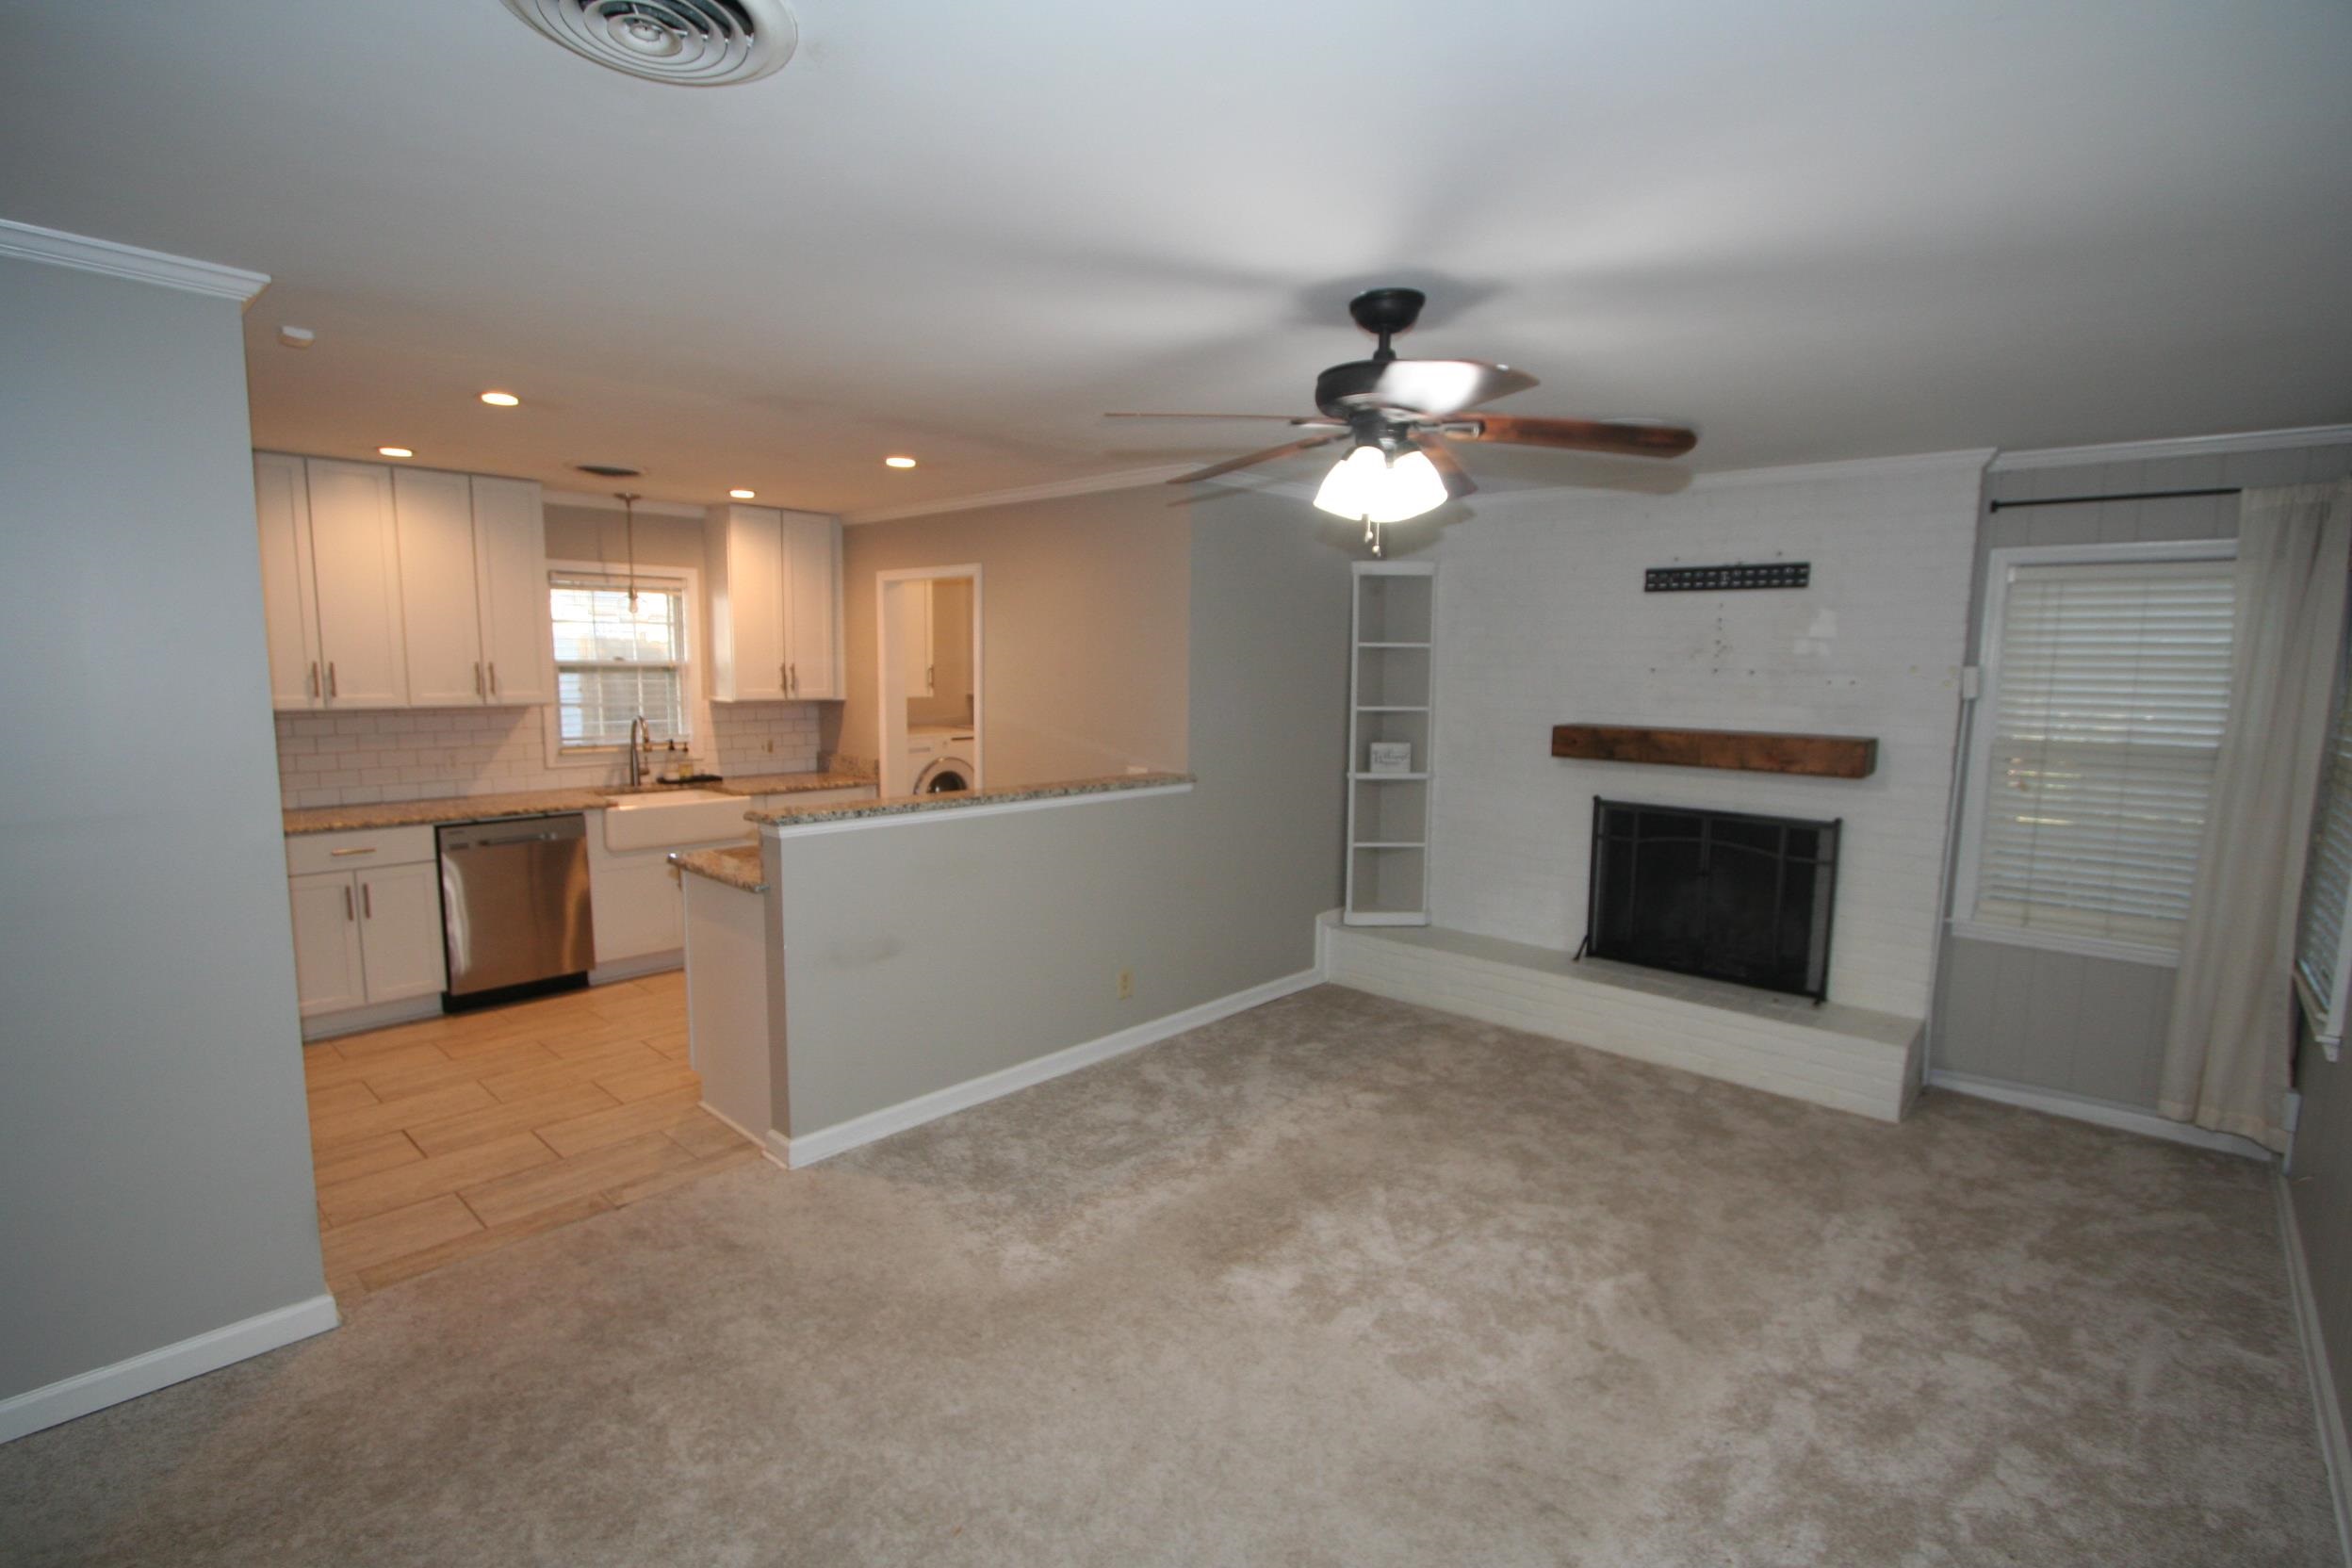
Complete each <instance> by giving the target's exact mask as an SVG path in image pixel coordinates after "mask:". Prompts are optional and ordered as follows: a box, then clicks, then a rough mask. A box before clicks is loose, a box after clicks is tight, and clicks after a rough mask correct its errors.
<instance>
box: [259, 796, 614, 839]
mask: <svg viewBox="0 0 2352 1568" xmlns="http://www.w3.org/2000/svg"><path fill="white" fill-rule="evenodd" d="M612 799H613V792H612V791H610V790H527V791H524V792H521V793H519V794H508V795H445V796H443V797H441V798H440V799H437V800H387V801H384V802H383V803H382V804H380V805H372V806H312V807H306V808H303V809H299V810H293V811H288V812H286V833H287V835H288V836H292V835H295V834H301V833H340V832H346V831H348V830H350V829H352V828H359V827H413V826H422V825H429V824H433V823H441V822H487V821H489V820H491V819H492V818H495V817H540V816H546V815H547V813H548V812H551V811H600V810H602V809H604V808H605V807H606V806H608V805H610V804H611V803H612Z"/></svg>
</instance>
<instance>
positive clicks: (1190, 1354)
mask: <svg viewBox="0 0 2352 1568" xmlns="http://www.w3.org/2000/svg"><path fill="white" fill-rule="evenodd" d="M2268 1180H2269V1178H2268V1176H2267V1174H2266V1172H2265V1171H2264V1170H2263V1169H2262V1168H2259V1167H2257V1166H2255V1165H2252V1164H2250V1163H2247V1162H2242V1161H2238V1160H2235V1159H2231V1158H2228V1157H2225V1156H2219V1155H2207V1154H2200V1153H2197V1152H2190V1151H2187V1150H2183V1149H2179V1148H2175V1147H2171V1146H2168V1145H2163V1144H2156V1143H2150V1142H2146V1141H2142V1140H2139V1139H2136V1138H2132V1137H2130V1136H2126V1135H2120V1134H2113V1133H2107V1132H2103V1131H2100V1130H2098V1129H2094V1128H2089V1127H2083V1126H2079V1125H2075V1124H2072V1123H2067V1122H2062V1121H2054V1120H2050V1119H2043V1118H2039V1117H2035V1116H2032V1115H2029V1114H2025V1113H2022V1112H2017V1111H2012V1110H2008V1109H2005V1108H2002V1107H1999V1106H1993V1105H1987V1104H1983V1103H1973V1102H1969V1101H1965V1100H1954V1099H1952V1098H1949V1097H1931V1098H1930V1099H1929V1100H1928V1101H1926V1102H1925V1103H1923V1104H1922V1106H1921V1108H1920V1110H1919V1113H1918V1115H1917V1116H1916V1117H1915V1118H1914V1119H1913V1120H1911V1121H1910V1122H1908V1123H1906V1124H1905V1125H1903V1126H1902V1127H1884V1126H1879V1125H1876V1124H1873V1123H1870V1122H1867V1121H1862V1120H1859V1119H1854V1118H1852V1117H1848V1116H1843V1115H1840V1114H1838V1113H1836V1112H1831V1111H1818V1110H1813V1109H1810V1108H1807V1107H1805V1106H1800V1105H1794V1104H1790V1103H1786V1102H1783V1101H1779V1100H1775V1099H1771V1098H1768V1097H1766V1096H1763V1095H1760V1094H1754V1093H1750V1092H1748V1091H1745V1090H1742V1089H1739V1088H1734V1087H1731V1086H1726V1085H1722V1084H1715V1083H1710V1082H1706V1081H1703V1080H1699V1079H1694V1078H1688V1077H1684V1076H1682V1075H1680V1074H1677V1073H1674V1072H1670V1071H1666V1070H1657V1069H1651V1068H1645V1067H1642V1066H1639V1065H1636V1064H1632V1063H1628V1062H1625V1061H1621V1060H1618V1059H1616V1058H1613V1057H1609V1056H1603V1055H1598V1054H1592V1053H1588V1052H1583V1051H1579V1050H1576V1049H1573V1048H1567V1047H1562V1046H1559V1045H1555V1044H1552V1043H1550V1042H1547V1041H1543V1040H1538V1039H1535V1038H1532V1037H1527V1036H1524V1035H1517V1034H1513V1033H1511V1032H1510V1031H1507V1030H1501V1029H1495V1028H1489V1027H1486V1026H1483V1025H1479V1024H1475V1023H1469V1022H1465V1021H1460V1020H1455V1019H1450V1018H1447V1017H1445V1016H1443V1015H1439V1014H1434V1013H1427V1012H1422V1011H1419V1010H1416V1009H1413V1008H1409V1007H1403V1006H1399V1005H1393V1004H1390V1003H1386V1002H1381V1001H1378V1000H1375V999H1373V998H1370V997H1367V996H1364V995H1361V994H1358V993H1355V992H1350V991H1345V990H1339V989H1335V988H1323V989H1319V990H1315V991H1311V992H1307V993H1305V994H1303V995H1300V996H1298V997H1295V998H1292V999H1290V1000H1288V1001H1285V1002H1282V1003H1278V1004H1275V1005H1271V1006H1268V1007H1265V1008H1262V1009H1260V1010H1258V1011H1256V1012H1253V1013H1250V1014H1246V1015H1244V1016H1242V1017H1240V1018H1237V1019H1233V1020H1231V1021H1227V1022H1224V1023H1221V1024H1217V1025H1215V1026H1213V1027H1211V1028H1208V1029H1204V1030H1201V1031H1198V1032H1196V1033H1194V1034H1192V1035H1188V1036H1185V1037H1182V1038H1181V1039H1178V1040H1174V1041H1171V1042H1168V1044H1165V1045H1161V1046H1158V1047H1154V1048H1152V1050H1150V1051H1147V1052H1144V1053H1141V1054H1137V1055H1135V1056H1132V1057H1129V1058H1126V1059H1124V1060H1121V1061H1119V1062H1115V1063H1111V1064H1108V1065H1106V1066H1103V1067H1101V1068H1098V1069H1095V1070H1090V1071H1087V1072H1085V1073H1081V1074H1078V1075H1076V1076H1073V1077H1070V1078H1067V1079H1064V1080H1061V1081H1059V1082H1056V1083H1054V1084H1050V1085H1047V1086H1042V1087H1039V1088H1037V1089H1033V1090H1031V1091H1029V1092H1027V1093H1025V1094H1021V1095H1019V1096H1016V1097H1014V1098H1012V1099H1010V1100H1005V1101H1000V1102H998V1103H995V1104H992V1105H988V1106H985V1107H982V1108H981V1109H979V1110H976V1111H972V1112H969V1113H966V1114H965V1115H962V1116H959V1117H956V1118H953V1119H950V1120H948V1121H945V1122H942V1123H939V1124H936V1125H934V1126H932V1127H929V1128H925V1129H922V1130H919V1131H917V1132H914V1133H911V1134H907V1135H903V1136H901V1137H898V1138H895V1139H892V1140H890V1142H888V1143H885V1144H881V1145H877V1146H874V1147H873V1148H870V1149H867V1150H864V1151H861V1152H858V1153H856V1154H852V1155H847V1156H843V1157H842V1158H841V1159H838V1160H835V1161H833V1162H831V1163H829V1164H827V1165H825V1166H823V1167H820V1168H816V1169H814V1170H810V1171H804V1172H798V1173H793V1174H791V1175H787V1174H786V1173H784V1172H782V1171H779V1170H776V1169H775V1168H769V1167H764V1166H762V1167H754V1168H744V1169H742V1170H739V1171H735V1172H731V1173H727V1174H724V1175H720V1176H716V1177H713V1178H711V1180H709V1181H707V1182H705V1183H702V1184H698V1185H696V1186H694V1187H692V1188H689V1189H687V1190H684V1191H681V1192H678V1193H677V1194H674V1195H671V1196H668V1197H664V1198H660V1199H654V1200H650V1201H646V1202H645V1203H643V1204H640V1205H637V1206H635V1207H632V1208H629V1209H626V1210H621V1211H618V1212H615V1213H613V1214H609V1215H605V1216H601V1217H597V1218H595V1219H592V1220H590V1221H587V1222H586V1223H583V1224H581V1225H579V1226H576V1227H573V1228H571V1229H568V1230H564V1231H561V1232H557V1233H550V1234H548V1235H546V1236H544V1237H541V1238H539V1239H537V1240H534V1241H531V1242H527V1243H524V1244H522V1245H519V1246H517V1247H515V1248H514V1249H512V1250H506V1251H501V1252H498V1253H497V1254H494V1255H491V1256H486V1257H482V1258H479V1259H476V1260H472V1261H470V1262H466V1263H462V1264H458V1265H455V1266H451V1267H449V1268H448V1269H445V1270H443V1271H441V1272H438V1273H435V1274H432V1275H428V1276H426V1277H424V1278H421V1279H417V1280H414V1281H411V1282H406V1283H403V1284H400V1285H396V1286H393V1287H392V1288H390V1289H388V1290H385V1291H384V1292H383V1293H381V1294H380V1295H375V1296H371V1297H369V1298H368V1299H366V1300H365V1301H363V1302H362V1303H360V1306H359V1308H358V1310H357V1312H356V1313H355V1314H354V1315H353V1317H352V1319H351V1323H350V1324H349V1326H348V1327H346V1328H345V1329H344V1330H343V1331H340V1332H338V1333H335V1334H331V1335H327V1336H324V1337H322V1338H320V1339H317V1340H313V1341H310V1342H308V1343H306V1344H304V1345H302V1346H298V1347H294V1348H289V1349H286V1350H283V1351H279V1352H277V1353H275V1354H273V1355H270V1356H268V1357H265V1358H262V1359H261V1360H259V1361H255V1362H249V1363H246V1364H243V1365H240V1366H237V1367H234V1368H231V1369H229V1370H228V1371H225V1372H221V1373H217V1374H215V1375H213V1376H212V1377H209V1378H205V1379H202V1380H197V1381H195V1382H192V1383H187V1384H183V1385H181V1386H179V1387H177V1388H173V1389H170V1390H167V1391H165V1392H163V1393H160V1394H157V1395H155V1396H152V1397H148V1398H146V1399H142V1400H139V1401H136V1402H134V1403H132V1404H130V1405H127V1406H122V1407H119V1408H117V1409H115V1410H112V1411H107V1412H104V1413H100V1414H98V1415H94V1416H91V1417H90V1418H88V1419H86V1420H83V1421H79V1422H76V1423H73V1424H72V1425H70V1426H67V1427H64V1428H60V1429H55V1430H52V1431H49V1432H45V1433H41V1434H38V1435H36V1436H34V1437H31V1438H28V1439H25V1440H24V1441H22V1442H19V1443H17V1444H14V1445H11V1446H8V1447H6V1448H0V1559H5V1560H7V1561H8V1562H10V1563H25V1562H35V1563H49V1562H85V1561H102V1562H153V1563H173V1564H182V1563H230V1562H235V1563H270V1564H279V1563H319V1564H346V1563H417V1564H427V1563H431V1564H460V1563H523V1562H542V1563H563V1564H580V1565H585V1564H597V1563H627V1564H668V1563H679V1564H685V1563H693V1564H705V1563H709V1564H727V1563H745V1564H750V1563H836V1562H840V1563H867V1562H872V1563H946V1564H956V1563H985V1564H1054V1563H1105V1564H1114V1563H1115V1564H1130V1563H1167V1564H1212V1563H1216V1564H1222V1563H1234V1564H1239V1563H1253V1564H1272V1563H1298V1564H1310V1563H1312V1564H1323V1563H1330V1564H1386V1563H1397V1564H1406V1563H1411V1564H1467V1563H1476V1564H1520V1563H1526V1564H1537V1563H1542V1564H1553V1563H1588V1564H1595V1565H1601V1564H1608V1565H1619V1564H1625V1565H1639V1564H1702V1563H1704V1564H1747V1563H1759V1564H1761V1563H1773V1564H1857V1565H1863V1564H1867V1565H1870V1568H1884V1565H1889V1564H1905V1563H1968V1564H1975V1563H2017V1564H2035V1565H2059V1564H2078V1563H2114V1564H2131V1565H2135V1568H2147V1565H2151V1564H2168V1563H2214V1564H2220V1563H2229V1564H2239V1563H2261V1564H2317V1563H2327V1562H2333V1561H2334V1560H2335V1559H2334V1537H2333V1527H2332V1522H2331V1516H2330V1513H2329V1510H2328V1504H2327V1481H2326V1478H2325V1476H2324V1475H2323V1473H2322V1470H2321V1467H2320V1462H2319V1459H2318V1455H2317V1450H2316V1446H2315V1442H2314V1439H2313V1435H2312V1425H2311V1411H2310V1409H2309V1406H2308V1403H2307V1399H2306V1395H2305V1391H2304V1384H2303V1375H2302V1371H2301V1368H2300V1364H2299V1362H2298V1360H2297V1352H2296V1348H2295V1331H2294V1327H2293V1324H2292V1321H2291V1319H2290V1317H2289V1315H2288V1307H2287V1299H2286V1290H2285V1281H2284V1275H2283V1265H2282V1262H2281V1255H2280V1251H2279V1241H2278V1230H2277V1225H2276V1220H2275V1217H2274V1211H2273V1207H2272V1204H2273V1200H2272V1196H2271V1193H2270V1190H2269V1187H2268V1185H2267V1183H2268Z"/></svg>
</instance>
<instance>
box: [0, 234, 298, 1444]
mask: <svg viewBox="0 0 2352 1568" xmlns="http://www.w3.org/2000/svg"><path fill="white" fill-rule="evenodd" d="M0 407H5V409H6V414H5V417H0V538H4V539H5V541H6V549H7V563H8V577H9V579H10V580H11V581H12V582H13V583H15V584H16V586H17V589H18V591H17V592H16V593H15V594H14V596H13V599H14V603H13V604H12V606H11V609H10V613H8V616H6V617H5V618H0V660H5V662H6V664H7V667H8V671H9V675H10V678H9V680H8V705H7V709H6V711H5V717H4V718H0V726H4V727H5V732H6V733H7V734H8V736H9V737H11V739H12V741H13V742H14V746H13V753H14V754H13V755H12V756H11V758H10V760H9V764H8V774H9V776H8V787H7V788H6V789H5V790H0V929H5V931H6V953H7V959H6V962H5V963H0V1020H5V1023H4V1024H0V1027H4V1028H5V1030H6V1040H7V1052H6V1057H5V1063H6V1065H5V1078H0V1205H4V1206H0V1259H5V1260H6V1261H5V1263H0V1397H8V1396H12V1395H16V1394H21V1393H24V1392H25V1391H27V1390H30V1389H34V1388H38V1387H41V1386H43V1385H45V1384H48V1383H50V1382H53V1381H56V1380H59V1379H62V1378H66V1377H70V1376H72V1375H73V1374H76V1373H80V1372H86V1371H90V1370H92V1369H94V1368H97V1367H101V1366H106V1365H108V1364H113V1363H116V1362H119V1361H122V1360H123V1359H125V1358H127V1357H131V1356H136V1355H139V1353H141V1352H142V1351H147V1350H153V1349H156V1348H160V1347H163V1346H167V1345H171V1344H173V1343H174V1342H177V1341H179V1340H183V1339H187V1338H188V1337H190V1336H193V1335H196V1334H201V1333H204V1332H205V1331H209V1330H214V1329H219V1328H221V1327H223V1326H225V1325H228V1324H232V1323H236V1322H237V1321H239V1320H241V1319H244V1318H248V1317H252V1316H254V1315H258V1314H261V1313H265V1312H269V1311H271V1310H273V1309H276V1308H281V1307H286V1306H290V1305H293V1304H294V1303H296V1302H300V1301H303V1300H306V1299H311V1298H315V1297H317V1296H319V1294H321V1293H322V1292H323V1291H324V1289H325V1284H324V1282H323V1279H322V1277H321V1274H320V1270H319V1232H318V1217H317V1215H316V1213H315V1212H314V1210H313V1207H312V1197H311V1179H310V1149H309V1139H308V1136H307V1126H306V1122H305V1119H304V1105H303V1100H302V1045H301V1039H300V1037H299V1034H298V1031H297V1027H296V1020H295V1003H294V958H293V935H292V931H291V928H290V923H289V918H288V915H287V910H286V848H285V841H284V839H283V838H282V836H281V831H282V830H281V824H280V821H279V816H278V781H277V775H276V768H275V763H274V746H273V741H272V736H271V729H270V687H269V669H268V662H267V658H266V655H265V653H264V647H263V638H262V609H261V569H260V560H259V553H258V549H257V547H256V544H255V540H254V532H253V470H252V467H251V460H250V458H249V456H248V451H249V449H250V447H251V444H252V443H251V437H250V433H249V431H248V428H247V424H246V414H245V379H244V350H243V344H242V336H241V334H240V331H239V319H238V313H237V306H236V305H235V304H234V303H231V302H227V301H223V300H214V299H205V298H202V297H199V296H196V295H191V294H184V293H178V292H173V291H170V290H166V289H162V288H157V287H154V286H148V285H144V284H137V283H127V282H122V281H119V280H115V279H109V278H104V277H98V276H93V275H91V274H88V273H83V272H76V271H69V270H64V269H62V268H57V267H49V266H44V265H41V264H39V263H35V262H27V261H18V260H11V259H0Z"/></svg>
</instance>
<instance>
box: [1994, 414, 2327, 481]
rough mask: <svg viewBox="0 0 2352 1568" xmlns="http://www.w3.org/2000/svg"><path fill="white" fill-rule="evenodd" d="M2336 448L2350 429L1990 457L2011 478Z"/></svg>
mask: <svg viewBox="0 0 2352 1568" xmlns="http://www.w3.org/2000/svg"><path fill="white" fill-rule="evenodd" d="M2334 446H2352V425H2298V426H2296V427H2295V428H2293V429H2291V430H2250V431H2241V432H2238V433H2234V434H2230V435H2180V436H2172V437H2169V438H2166V439H2164V440H2158V441H2112V442H2109V443H2107V444H2106V445H2104V446H2098V447H2037V448H2030V449H2024V450H2020V451H2003V452H2001V453H2000V454H1999V455H1997V456H1996V457H1995V458H1994V459H1993V463H1992V471H1993V472H1994V473H1996V474H2013V473H2017V472H2020V471H2022V470H2025V469H2029V468H2079V467H2084V466H2089V465H2091V464H2094V463H2146V462H2148V461H2150V460H2151V459H2155V458H2162V457H2221V456H2225V455H2227V454H2229V453H2231V452H2268V451H2280V450H2284V449H2289V448H2295V447H2334Z"/></svg>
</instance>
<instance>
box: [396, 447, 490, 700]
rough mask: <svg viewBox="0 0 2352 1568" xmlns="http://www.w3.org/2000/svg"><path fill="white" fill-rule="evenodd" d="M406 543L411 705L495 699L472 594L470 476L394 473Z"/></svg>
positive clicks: (403, 578) (404, 598)
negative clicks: (484, 667) (485, 671)
mask: <svg viewBox="0 0 2352 1568" xmlns="http://www.w3.org/2000/svg"><path fill="white" fill-rule="evenodd" d="M392 500H393V508H394V515H395V517H396V518H397V520H398V522H399V525H400V607H401V615H400V622H401V627H402V629H403V631H404V634H405V640H406V642H407V645H408V698H409V701H410V702H412V703H414V704H415V705H416V706H417V707H419V708H457V707H469V706H471V705H472V704H475V703H478V702H481V701H482V700H483V699H484V698H486V697H487V696H488V695H489V692H490V687H489V682H488V680H487V678H485V677H484V675H483V672H482V633H481V630H480V627H479V620H478V614H477V612H476V609H475V605H474V596H473V594H471V593H469V592H467V591H466V590H467V589H469V588H470V587H471V586H472V584H473V580H474V500H473V493H472V486H471V485H469V484H468V483H467V482H466V476H465V475H464V474H449V473H442V472H440V471H438V470H436V469H432V468H397V469H394V470H393V472H392Z"/></svg>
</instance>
